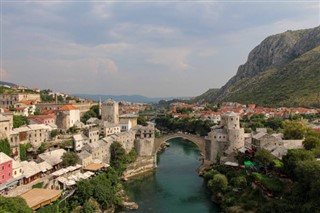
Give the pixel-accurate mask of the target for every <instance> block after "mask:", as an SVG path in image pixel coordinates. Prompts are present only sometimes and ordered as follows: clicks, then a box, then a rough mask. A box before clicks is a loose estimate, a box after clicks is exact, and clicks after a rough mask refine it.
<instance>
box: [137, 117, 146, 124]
mask: <svg viewBox="0 0 320 213" xmlns="http://www.w3.org/2000/svg"><path fill="white" fill-rule="evenodd" d="M137 122H138V124H139V125H142V126H148V122H147V118H146V117H145V116H141V115H140V116H139V117H138V119H137Z"/></svg>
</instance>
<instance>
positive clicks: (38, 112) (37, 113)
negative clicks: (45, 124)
mask: <svg viewBox="0 0 320 213" xmlns="http://www.w3.org/2000/svg"><path fill="white" fill-rule="evenodd" d="M33 114H34V115H41V112H40V109H39V108H37V109H36V110H35V111H34V113H33Z"/></svg>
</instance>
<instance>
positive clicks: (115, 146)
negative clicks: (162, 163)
mask: <svg viewBox="0 0 320 213" xmlns="http://www.w3.org/2000/svg"><path fill="white" fill-rule="evenodd" d="M110 154H111V157H110V165H111V166H112V167H113V168H114V169H115V170H116V171H117V173H118V175H119V176H120V175H121V174H122V172H123V171H124V170H125V169H126V168H127V166H128V164H129V163H132V162H134V161H135V160H136V158H137V154H136V151H135V149H132V150H131V151H130V152H129V153H128V154H126V151H125V149H124V148H123V147H122V146H121V144H120V143H119V142H114V143H112V144H111V146H110Z"/></svg>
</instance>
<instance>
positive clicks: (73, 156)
mask: <svg viewBox="0 0 320 213" xmlns="http://www.w3.org/2000/svg"><path fill="white" fill-rule="evenodd" d="M78 161H79V156H78V155H77V153H75V152H65V153H63V155H62V165H63V166H65V167H68V166H74V165H76V164H77V162H78Z"/></svg>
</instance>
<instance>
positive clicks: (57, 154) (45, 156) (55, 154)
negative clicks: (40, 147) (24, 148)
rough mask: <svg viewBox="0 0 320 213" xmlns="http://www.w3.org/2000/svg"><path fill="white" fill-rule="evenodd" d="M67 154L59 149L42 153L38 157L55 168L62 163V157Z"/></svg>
mask: <svg viewBox="0 0 320 213" xmlns="http://www.w3.org/2000/svg"><path fill="white" fill-rule="evenodd" d="M65 152H66V150H64V149H57V150H53V151H50V152H45V153H42V154H40V155H38V157H39V158H40V159H42V160H44V161H46V162H47V163H49V164H50V165H51V166H54V165H57V164H59V163H61V162H62V159H61V157H62V155H63V154H64V153H65Z"/></svg>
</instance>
